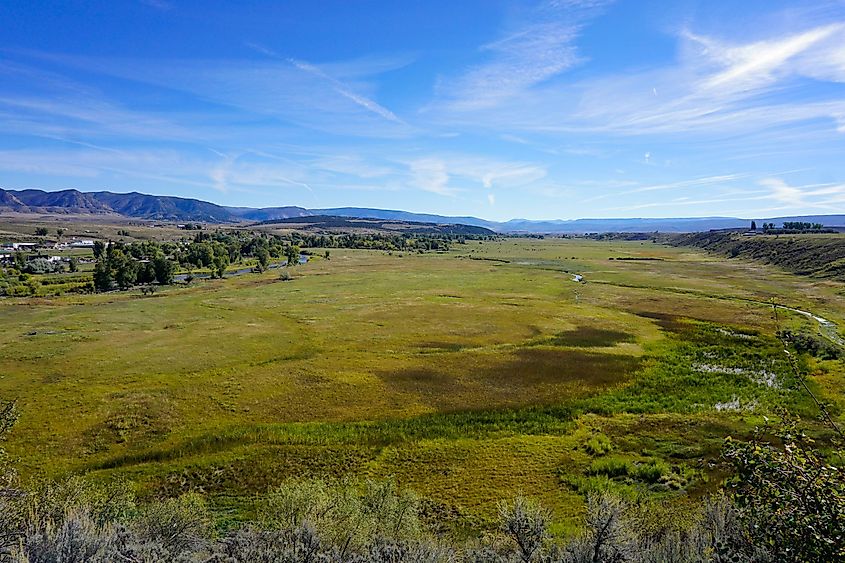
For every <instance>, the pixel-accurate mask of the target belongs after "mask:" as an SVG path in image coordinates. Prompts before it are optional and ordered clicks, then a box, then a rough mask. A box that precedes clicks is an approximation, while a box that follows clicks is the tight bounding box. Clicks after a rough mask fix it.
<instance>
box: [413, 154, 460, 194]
mask: <svg viewBox="0 0 845 563" xmlns="http://www.w3.org/2000/svg"><path fill="white" fill-rule="evenodd" d="M410 169H411V173H412V175H413V183H414V185H416V186H417V187H418V188H419V189H421V190H423V191H426V192H432V193H435V194H439V195H446V196H452V195H455V190H454V189H452V188H450V187H449V173H448V172H447V171H446V163H445V162H443V161H442V160H438V159H435V158H423V159H418V160H414V161H412V162H411V163H410Z"/></svg>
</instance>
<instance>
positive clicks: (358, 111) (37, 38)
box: [0, 0, 845, 220]
mask: <svg viewBox="0 0 845 563" xmlns="http://www.w3.org/2000/svg"><path fill="white" fill-rule="evenodd" d="M0 187H3V188H7V189H20V188H27V187H35V188H42V189H48V190H54V189H64V188H77V189H80V190H103V189H108V190H111V191H133V190H137V191H141V192H146V193H155V194H166V195H179V196H183V197H196V198H200V199H204V200H209V201H214V202H216V203H220V204H224V205H245V206H278V205H301V206H305V207H335V206H361V207H380V208H392V209H404V210H409V211H419V212H431V213H441V214H447V215H464V214H469V215H476V216H480V217H484V218H488V219H500V220H501V219H510V218H515V217H522V218H529V219H551V218H562V219H571V218H579V217H670V216H675V217H677V216H714V215H732V216H745V217H765V216H777V215H791V214H822V213H845V0H831V1H827V2H796V1H789V2H780V1H776V0H769V1H765V2H760V1H753V0H752V1H748V0H746V1H743V2H736V1H734V0H730V1H719V0H710V1H701V2H697V1H690V0H686V1H685V0H680V1H676V2H665V1H655V2H649V1H625V0H619V1H616V2H612V1H604V0H546V1H541V2H536V1H532V2H528V1H526V2H516V1H506V0H479V1H473V0H461V1H460V2H455V1H454V0H451V1H448V2H447V1H441V0H420V1H416V0H413V1H412V0H403V1H397V0H393V1H377V0H368V1H365V0H360V1H356V0H346V1H315V0H311V1H306V2H298V1H294V0H286V1H285V2H278V1H269V0H268V1H264V2H222V1H214V0H204V1H188V0H138V1H132V0H122V1H109V2H105V1H102V2H96V1H90V0H89V1H72V0H55V1H46V0H4V1H3V2H2V3H0Z"/></svg>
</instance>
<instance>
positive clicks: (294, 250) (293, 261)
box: [285, 244, 300, 266]
mask: <svg viewBox="0 0 845 563" xmlns="http://www.w3.org/2000/svg"><path fill="white" fill-rule="evenodd" d="M299 252H300V251H299V246H297V245H295V244H291V245H290V246H288V247H287V248H286V249H285V256H286V257H287V260H288V264H287V265H288V266H296V265H297V264H299Z"/></svg>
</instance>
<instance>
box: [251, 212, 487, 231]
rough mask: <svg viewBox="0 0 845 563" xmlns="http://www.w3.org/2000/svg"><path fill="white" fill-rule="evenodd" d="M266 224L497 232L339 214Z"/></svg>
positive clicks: (331, 228)
mask: <svg viewBox="0 0 845 563" xmlns="http://www.w3.org/2000/svg"><path fill="white" fill-rule="evenodd" d="M261 224H262V225H280V226H287V227H290V228H295V229H297V230H301V231H318V232H331V231H380V232H384V231H393V232H396V233H408V234H415V235H421V234H430V235H434V234H440V235H444V234H448V235H482V236H492V235H495V234H496V233H495V232H494V231H492V230H490V229H487V228H485V227H477V226H475V225H460V224H443V223H423V222H419V221H400V220H396V219H377V218H360V217H340V216H337V215H309V216H307V217H289V218H286V219H273V220H269V221H262V222H261Z"/></svg>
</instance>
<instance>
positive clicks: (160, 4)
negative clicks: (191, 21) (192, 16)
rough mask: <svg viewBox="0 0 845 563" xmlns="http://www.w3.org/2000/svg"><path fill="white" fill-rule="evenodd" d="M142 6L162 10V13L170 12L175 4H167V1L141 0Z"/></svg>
mask: <svg viewBox="0 0 845 563" xmlns="http://www.w3.org/2000/svg"><path fill="white" fill-rule="evenodd" d="M141 4H144V5H145V6H149V7H150V8H155V9H156V10H161V11H162V12H169V11H170V10H172V9H173V4H171V3H170V2H166V1H165V0H141Z"/></svg>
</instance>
